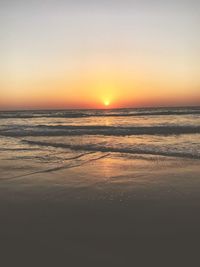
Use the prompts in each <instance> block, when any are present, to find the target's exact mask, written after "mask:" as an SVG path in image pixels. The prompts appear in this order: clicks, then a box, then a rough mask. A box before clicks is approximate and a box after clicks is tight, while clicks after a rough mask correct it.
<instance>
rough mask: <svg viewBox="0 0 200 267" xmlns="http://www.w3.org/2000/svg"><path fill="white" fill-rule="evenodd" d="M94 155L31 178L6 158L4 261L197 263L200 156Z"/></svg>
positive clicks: (23, 165) (0, 242) (0, 236)
mask: <svg viewBox="0 0 200 267" xmlns="http://www.w3.org/2000/svg"><path fill="white" fill-rule="evenodd" d="M103 156H105V157H103ZM97 158H100V159H98V160H93V161H90V162H88V163H86V164H84V165H82V166H77V167H70V168H66V169H65V168H63V169H62V170H59V171H51V172H43V173H35V174H31V175H27V173H30V170H31V172H33V173H34V171H36V170H37V168H35V167H34V164H32V162H31V160H26V161H22V160H16V161H15V164H14V165H13V164H12V165H11V164H10V163H11V162H10V161H6V160H4V161H1V166H0V169H1V181H0V214H1V228H0V247H1V262H2V263H3V265H2V266H4V267H6V266H72V267H73V266H197V265H195V264H196V263H197V262H198V242H199V234H200V230H199V223H200V214H199V208H200V196H199V192H200V182H199V173H200V167H199V161H198V160H191V159H178V158H174V157H169V158H166V157H162V156H157V157H154V158H152V159H149V158H145V157H144V156H141V155H138V156H137V157H136V156H134V158H131V156H130V159H128V160H127V159H126V160H125V159H124V158H123V155H121V154H119V153H112V154H109V156H108V155H107V157H106V155H105V153H99V155H98V156H97Z"/></svg>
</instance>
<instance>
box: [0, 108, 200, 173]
mask: <svg viewBox="0 0 200 267" xmlns="http://www.w3.org/2000/svg"><path fill="white" fill-rule="evenodd" d="M111 154H112V155H117V156H120V157H123V158H124V159H126V158H128V159H130V157H131V158H138V157H143V158H145V159H151V160H152V159H154V158H158V157H162V159H163V158H165V157H168V158H169V157H170V158H175V157H176V158H185V159H194V160H199V159H200V107H184V108H144V109H116V110H111V109H110V110H49V111H4V112H3V111H2V112H0V159H1V161H2V162H3V160H4V161H6V160H7V161H9V162H12V161H13V165H14V164H15V162H17V160H23V162H24V165H26V163H27V162H31V164H32V165H34V164H35V166H37V168H36V169H38V171H40V169H41V168H42V170H46V171H51V170H53V171H56V170H59V169H61V168H63V166H64V167H66V166H69V167H73V166H79V165H82V164H85V163H87V162H89V161H93V160H98V159H101V158H102V157H109V156H110V155H111Z"/></svg>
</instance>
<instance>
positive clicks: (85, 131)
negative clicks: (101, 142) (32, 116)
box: [0, 125, 200, 137]
mask: <svg viewBox="0 0 200 267" xmlns="http://www.w3.org/2000/svg"><path fill="white" fill-rule="evenodd" d="M199 133H200V126H192V125H183V126H177V125H167V126H143V127H136V126H133V127H116V126H100V125H97V126H94V125H92V126H74V125H68V126H60V125H56V126H46V125H38V126H30V127H26V126H24V127H23V126H19V127H17V128H15V127H14V128H7V129H4V130H1V131H0V135H2V136H8V137H25V136H81V135H105V136H131V135H165V136H167V135H181V134H199Z"/></svg>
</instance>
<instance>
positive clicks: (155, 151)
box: [23, 140, 200, 159]
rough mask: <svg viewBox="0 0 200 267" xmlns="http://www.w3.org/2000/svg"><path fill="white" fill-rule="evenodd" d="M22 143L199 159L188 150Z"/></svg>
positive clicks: (198, 155)
mask: <svg viewBox="0 0 200 267" xmlns="http://www.w3.org/2000/svg"><path fill="white" fill-rule="evenodd" d="M23 142H24V143H27V144H29V145H36V146H45V147H54V148H65V149H71V150H75V151H91V152H106V153H113V152H114V153H126V154H143V155H159V156H167V157H181V158H189V159H200V154H192V153H190V152H182V151H173V150H171V151H170V150H160V149H158V148H157V149H155V148H154V149H150V148H147V147H146V148H139V147H137V148H136V147H126V148H122V147H110V146H103V145H95V144H83V145H78V144H66V143H52V142H43V141H30V140H23Z"/></svg>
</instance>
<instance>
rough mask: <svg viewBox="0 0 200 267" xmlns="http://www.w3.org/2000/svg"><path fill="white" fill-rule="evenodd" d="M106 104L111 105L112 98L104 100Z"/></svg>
mask: <svg viewBox="0 0 200 267" xmlns="http://www.w3.org/2000/svg"><path fill="white" fill-rule="evenodd" d="M104 105H105V106H106V107H108V106H109V105H110V100H109V99H106V100H104Z"/></svg>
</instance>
